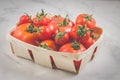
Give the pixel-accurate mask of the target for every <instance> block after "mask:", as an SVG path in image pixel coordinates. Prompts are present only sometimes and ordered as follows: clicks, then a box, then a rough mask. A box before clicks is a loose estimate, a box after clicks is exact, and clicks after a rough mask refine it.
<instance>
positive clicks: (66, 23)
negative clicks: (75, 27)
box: [58, 15, 70, 26]
mask: <svg viewBox="0 0 120 80" xmlns="http://www.w3.org/2000/svg"><path fill="white" fill-rule="evenodd" d="M67 20H68V21H67ZM69 21H70V19H69V17H68V15H66V17H65V19H64V20H63V22H61V23H58V25H59V26H67V25H68V23H69Z"/></svg>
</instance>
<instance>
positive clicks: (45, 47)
mask: <svg viewBox="0 0 120 80" xmlns="http://www.w3.org/2000/svg"><path fill="white" fill-rule="evenodd" d="M40 47H42V48H44V49H48V50H52V49H51V48H50V47H48V46H47V44H40Z"/></svg>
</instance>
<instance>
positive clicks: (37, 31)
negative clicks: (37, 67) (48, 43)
mask: <svg viewBox="0 0 120 80" xmlns="http://www.w3.org/2000/svg"><path fill="white" fill-rule="evenodd" d="M41 30H42V28H41V27H38V28H37V29H35V27H34V25H33V24H30V25H29V26H28V27H27V32H30V33H33V32H36V33H39V32H41Z"/></svg>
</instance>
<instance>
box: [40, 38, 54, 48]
mask: <svg viewBox="0 0 120 80" xmlns="http://www.w3.org/2000/svg"><path fill="white" fill-rule="evenodd" d="M39 46H40V47H42V48H45V49H49V50H56V45H55V42H54V41H53V40H50V39H49V40H44V41H42V42H40V45H39Z"/></svg>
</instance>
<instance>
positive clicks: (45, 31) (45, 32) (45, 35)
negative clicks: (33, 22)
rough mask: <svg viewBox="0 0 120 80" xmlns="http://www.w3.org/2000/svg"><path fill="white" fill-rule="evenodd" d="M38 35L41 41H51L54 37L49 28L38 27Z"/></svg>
mask: <svg viewBox="0 0 120 80" xmlns="http://www.w3.org/2000/svg"><path fill="white" fill-rule="evenodd" d="M37 30H38V31H37V33H38V34H39V39H40V40H46V39H50V38H51V37H52V32H51V30H50V28H49V27H48V26H41V27H38V29H37Z"/></svg>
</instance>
